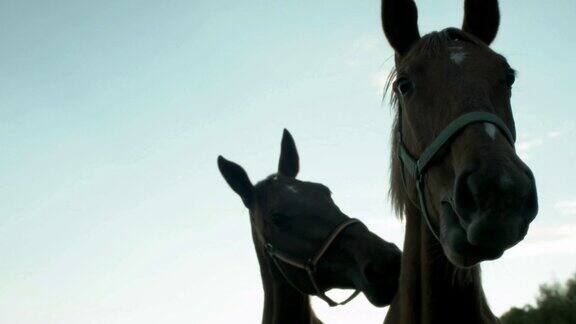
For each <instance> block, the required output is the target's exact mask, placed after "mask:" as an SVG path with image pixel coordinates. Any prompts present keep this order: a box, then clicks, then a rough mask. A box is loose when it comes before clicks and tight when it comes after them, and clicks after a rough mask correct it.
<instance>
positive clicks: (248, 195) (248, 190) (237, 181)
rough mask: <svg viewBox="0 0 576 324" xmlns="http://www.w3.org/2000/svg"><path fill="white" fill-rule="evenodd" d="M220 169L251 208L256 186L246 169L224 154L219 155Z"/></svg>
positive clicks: (233, 188) (230, 184)
mask: <svg viewBox="0 0 576 324" xmlns="http://www.w3.org/2000/svg"><path fill="white" fill-rule="evenodd" d="M218 169H219V170H220V173H222V176H223V177H224V179H225V180H226V182H227V183H228V185H229V186H230V188H232V190H234V192H236V193H237V194H238V195H239V196H240V198H242V201H243V202H244V205H245V206H246V207H248V208H250V206H251V205H252V202H253V200H254V187H253V186H252V183H251V182H250V179H249V178H248V175H247V174H246V171H244V169H243V168H242V167H241V166H239V165H238V164H236V163H234V162H231V161H228V160H226V159H225V158H223V157H222V156H218Z"/></svg>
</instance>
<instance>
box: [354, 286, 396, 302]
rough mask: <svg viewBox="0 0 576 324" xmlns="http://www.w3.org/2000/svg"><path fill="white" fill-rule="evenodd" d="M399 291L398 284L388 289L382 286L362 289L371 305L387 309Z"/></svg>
mask: <svg viewBox="0 0 576 324" xmlns="http://www.w3.org/2000/svg"><path fill="white" fill-rule="evenodd" d="M397 291H398V284H397V283H396V284H391V285H390V286H387V287H382V286H380V285H378V286H377V285H370V286H368V287H365V288H364V289H362V292H363V293H364V296H366V299H368V301H369V302H370V304H372V305H374V306H376V307H385V306H388V305H390V304H391V303H392V300H394V297H395V296H396V292H397Z"/></svg>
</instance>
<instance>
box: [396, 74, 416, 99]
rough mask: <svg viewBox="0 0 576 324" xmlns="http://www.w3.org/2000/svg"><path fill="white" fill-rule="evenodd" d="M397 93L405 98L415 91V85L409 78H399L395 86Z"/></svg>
mask: <svg viewBox="0 0 576 324" xmlns="http://www.w3.org/2000/svg"><path fill="white" fill-rule="evenodd" d="M394 88H395V89H396V92H397V93H398V94H400V95H401V96H405V95H407V94H408V93H410V92H411V91H412V90H414V83H413V82H412V81H410V80H409V79H408V78H399V79H398V80H396V84H395V86H394Z"/></svg>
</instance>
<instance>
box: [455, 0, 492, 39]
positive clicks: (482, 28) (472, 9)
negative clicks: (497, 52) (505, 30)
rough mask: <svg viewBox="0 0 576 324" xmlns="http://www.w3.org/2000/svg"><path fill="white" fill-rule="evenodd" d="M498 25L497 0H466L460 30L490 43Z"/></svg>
mask: <svg viewBox="0 0 576 324" xmlns="http://www.w3.org/2000/svg"><path fill="white" fill-rule="evenodd" d="M499 25H500V10H499V9H498V0H466V2H465V4H464V23H463V24H462V30H463V31H465V32H467V33H469V34H472V35H474V36H476V37H478V38H479V39H480V40H482V41H483V42H484V43H486V45H490V44H491V43H492V41H494V38H496V34H497V33H498V26H499Z"/></svg>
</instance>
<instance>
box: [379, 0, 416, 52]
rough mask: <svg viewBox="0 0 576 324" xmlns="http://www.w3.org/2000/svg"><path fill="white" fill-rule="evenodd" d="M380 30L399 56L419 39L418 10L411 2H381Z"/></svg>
mask: <svg viewBox="0 0 576 324" xmlns="http://www.w3.org/2000/svg"><path fill="white" fill-rule="evenodd" d="M382 28H383V29H384V34H385V35H386V38H387V39H388V42H389V43H390V45H391V46H392V48H394V50H395V51H396V53H397V54H399V55H400V56H402V55H404V54H406V53H408V51H409V50H410V48H411V47H412V45H414V43H416V42H417V41H418V40H419V39H420V32H419V31H418V9H417V8H416V4H415V3H414V1H413V0H382Z"/></svg>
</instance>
